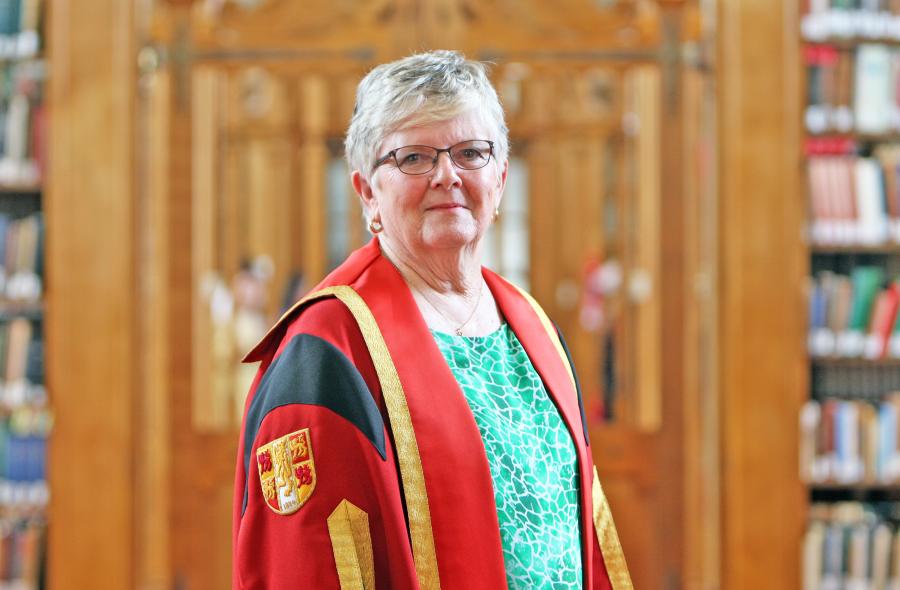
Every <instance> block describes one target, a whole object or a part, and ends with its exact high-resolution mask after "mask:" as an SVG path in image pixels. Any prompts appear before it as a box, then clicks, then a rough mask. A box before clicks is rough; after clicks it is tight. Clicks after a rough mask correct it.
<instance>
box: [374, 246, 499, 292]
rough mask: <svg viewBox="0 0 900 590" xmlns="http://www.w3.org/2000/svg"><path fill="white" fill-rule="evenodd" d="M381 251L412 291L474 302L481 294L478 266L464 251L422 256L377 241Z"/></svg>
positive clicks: (473, 255) (473, 256) (475, 257)
mask: <svg viewBox="0 0 900 590" xmlns="http://www.w3.org/2000/svg"><path fill="white" fill-rule="evenodd" d="M380 244H381V251H382V252H383V253H384V255H385V256H386V257H387V259H388V260H390V261H391V263H393V265H394V266H395V267H397V270H399V271H400V274H401V275H403V278H404V279H405V280H406V282H407V284H409V285H410V287H412V288H413V289H414V290H418V291H426V290H427V291H431V292H434V293H436V294H439V295H448V296H452V295H461V296H462V297H463V298H465V299H470V298H474V297H475V296H476V295H477V294H478V292H479V291H480V290H481V281H482V279H481V263H480V260H479V258H478V254H477V252H476V251H471V250H469V249H468V248H461V249H446V250H435V251H431V252H429V253H427V254H425V255H423V254H421V253H413V252H412V251H411V250H410V249H408V248H405V247H403V245H402V244H396V243H394V242H393V241H391V240H385V239H382V240H380Z"/></svg>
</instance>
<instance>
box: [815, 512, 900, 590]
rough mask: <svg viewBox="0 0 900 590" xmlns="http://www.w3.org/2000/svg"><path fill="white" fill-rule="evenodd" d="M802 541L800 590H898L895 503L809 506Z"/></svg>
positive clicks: (899, 559) (899, 568)
mask: <svg viewBox="0 0 900 590" xmlns="http://www.w3.org/2000/svg"><path fill="white" fill-rule="evenodd" d="M809 517H810V518H809V524H808V526H807V530H806V534H805V535H804V537H803V588H804V590H887V589H890V590H896V589H897V588H900V534H898V532H897V524H896V523H897V505H896V504H863V503H859V502H840V503H836V504H821V503H816V504H813V505H812V506H810V511H809Z"/></svg>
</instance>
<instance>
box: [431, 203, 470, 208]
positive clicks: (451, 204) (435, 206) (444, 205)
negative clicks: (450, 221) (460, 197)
mask: <svg viewBox="0 0 900 590" xmlns="http://www.w3.org/2000/svg"><path fill="white" fill-rule="evenodd" d="M457 208H459V209H463V208H464V207H463V205H460V204H459V203H444V204H442V205H434V206H432V207H429V209H457Z"/></svg>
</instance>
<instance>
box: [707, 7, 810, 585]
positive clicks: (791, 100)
mask: <svg viewBox="0 0 900 590" xmlns="http://www.w3.org/2000/svg"><path fill="white" fill-rule="evenodd" d="M798 8H799V6H798V5H797V4H796V3H793V2H787V3H782V2H780V1H778V0H762V1H760V2H752V3H751V2H735V3H727V2H726V3H721V4H719V5H718V7H717V11H718V23H717V31H718V37H717V39H718V47H717V70H716V71H717V83H718V88H719V95H718V103H719V105H720V107H719V108H720V113H721V116H720V119H719V124H720V127H719V133H718V135H719V145H720V149H719V152H720V154H721V168H720V169H721V176H720V183H719V194H720V195H721V196H722V197H721V201H720V209H719V225H720V228H721V240H720V244H721V246H720V247H721V250H720V252H721V259H720V261H721V265H720V275H719V277H720V292H721V305H722V307H721V316H720V317H721V320H720V332H719V343H720V358H721V374H720V387H721V395H722V398H721V399H722V416H721V424H722V433H721V434H722V448H723V457H722V485H723V487H722V500H723V504H722V506H723V508H722V510H723V512H722V518H723V532H722V538H723V544H722V550H723V557H722V560H723V561H722V563H723V572H722V587H724V588H729V589H730V590H731V589H733V590H744V589H750V588H762V587H765V588H770V589H773V590H780V589H785V590H787V589H794V588H799V587H800V583H801V580H800V559H799V556H800V540H801V538H802V535H803V530H804V527H805V523H806V504H807V500H806V490H805V488H804V487H803V486H802V485H801V483H800V481H799V476H798V450H797V445H798V440H799V432H798V430H799V426H798V422H799V420H798V416H799V411H800V407H801V404H802V402H803V401H804V399H805V397H806V394H807V391H808V389H807V387H808V382H807V376H806V373H805V371H806V352H805V340H806V334H805V326H804V324H805V319H806V306H805V304H804V295H803V286H804V284H805V280H806V276H807V268H806V265H807V261H806V258H805V252H806V247H805V245H804V244H803V241H802V240H803V223H804V203H805V199H804V197H803V195H802V194H801V193H800V190H799V188H800V170H801V165H800V157H801V154H800V137H799V134H800V125H801V122H802V115H801V112H800V102H801V93H800V83H799V77H800V68H799V67H797V65H796V64H799V63H800V58H799V50H800V48H799V41H798V35H797V31H798V30H799V29H798V27H799V24H798V16H797V10H798ZM759 39H766V40H767V41H766V43H760V42H759ZM775 531H777V534H774V532H775Z"/></svg>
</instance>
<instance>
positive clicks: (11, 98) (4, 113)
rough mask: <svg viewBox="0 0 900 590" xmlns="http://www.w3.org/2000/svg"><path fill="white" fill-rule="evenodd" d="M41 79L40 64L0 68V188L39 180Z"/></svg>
mask: <svg viewBox="0 0 900 590" xmlns="http://www.w3.org/2000/svg"><path fill="white" fill-rule="evenodd" d="M2 1H3V0H0V2H2ZM45 77H46V64H45V62H43V61H32V62H22V63H16V64H14V65H12V66H11V67H5V68H0V185H7V186H9V185H12V186H37V185H38V184H40V182H41V179H42V178H43V175H44V168H45V162H46V139H45V138H46V133H47V130H46V127H47V114H46V107H45V105H44V78H45Z"/></svg>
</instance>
